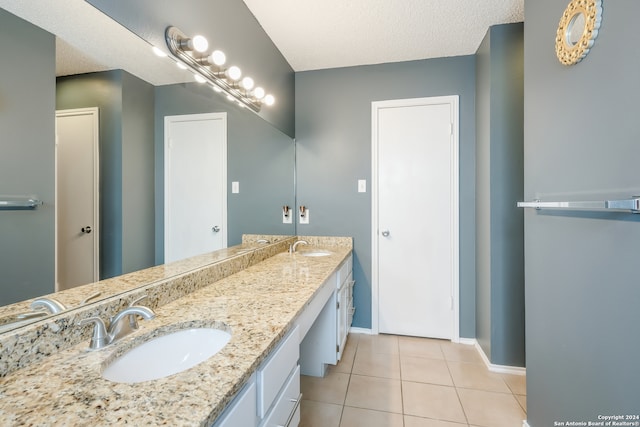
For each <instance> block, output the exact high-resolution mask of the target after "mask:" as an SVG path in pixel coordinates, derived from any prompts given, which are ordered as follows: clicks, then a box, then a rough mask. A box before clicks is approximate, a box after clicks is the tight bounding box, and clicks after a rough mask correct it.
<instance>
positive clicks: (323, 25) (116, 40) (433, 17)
mask: <svg viewBox="0 0 640 427" xmlns="http://www.w3.org/2000/svg"><path fill="white" fill-rule="evenodd" d="M224 1H231V0H224ZM233 1H240V0H233ZM243 1H244V2H245V4H246V5H247V6H248V7H249V9H250V10H251V12H252V13H253V14H254V16H255V17H256V19H257V20H258V22H260V24H261V25H262V27H263V28H264V29H265V31H266V32H267V34H269V36H270V37H271V39H272V40H273V42H274V43H275V44H276V46H277V47H278V48H279V49H280V51H281V52H282V54H283V55H284V56H285V58H286V59H287V61H288V62H289V64H290V65H291V66H292V67H293V69H294V70H295V71H304V70H314V69H323V68H334V67H346V66H353V65H363V64H376V63H384V62H396V61H407V60H416V59H426V58H435V57H445V56H457V55H470V54H474V53H475V52H476V50H477V48H478V46H479V44H480V42H481V41H482V38H483V37H484V35H485V33H486V31H487V28H488V27H489V26H491V25H495V24H500V23H508V22H519V21H523V20H524V16H523V15H524V12H523V10H524V0H482V1H473V0H323V1H317V0H269V1H265V0H243ZM0 7H2V8H3V9H5V10H7V11H9V12H11V13H13V14H14V15H17V16H19V17H21V18H23V19H25V20H27V21H29V22H32V23H33V24H35V25H37V26H39V27H41V28H43V29H45V30H46V31H49V32H50V33H53V34H56V35H57V37H58V38H57V40H56V47H57V66H56V73H57V75H70V74H79V73H86V72H91V71H102V70H111V69H124V70H127V71H128V72H129V73H131V74H133V75H135V76H137V77H139V78H141V79H143V80H146V81H148V82H150V83H152V84H154V85H162V84H170V83H179V82H184V81H190V80H191V77H190V76H187V75H186V74H185V73H184V72H181V71H180V70H178V69H177V68H176V67H175V66H174V65H173V64H171V62H170V61H166V60H161V59H159V58H157V57H156V56H155V55H153V54H152V53H151V51H150V49H149V45H148V44H147V43H146V42H145V41H143V40H142V39H140V38H138V37H137V36H135V35H134V34H132V33H131V32H129V31H128V30H126V29H125V28H124V27H122V26H120V25H119V24H117V23H115V22H114V21H112V20H111V19H110V18H108V17H107V16H106V15H104V14H102V13H101V12H99V11H98V10H96V9H95V8H94V7H93V6H91V5H90V4H88V3H86V2H85V1H84V0H0Z"/></svg>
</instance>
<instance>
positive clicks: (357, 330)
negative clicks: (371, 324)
mask: <svg viewBox="0 0 640 427" xmlns="http://www.w3.org/2000/svg"><path fill="white" fill-rule="evenodd" d="M349 333H350V334H365V335H373V332H371V329H367V328H356V327H354V326H352V327H350V328H349Z"/></svg>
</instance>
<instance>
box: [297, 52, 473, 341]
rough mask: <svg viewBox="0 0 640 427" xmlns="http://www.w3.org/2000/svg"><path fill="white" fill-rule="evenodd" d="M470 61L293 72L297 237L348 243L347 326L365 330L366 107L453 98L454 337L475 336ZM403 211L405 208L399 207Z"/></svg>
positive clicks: (368, 162) (367, 240)
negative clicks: (351, 285)
mask: <svg viewBox="0 0 640 427" xmlns="http://www.w3.org/2000/svg"><path fill="white" fill-rule="evenodd" d="M474 70H475V58H474V57H473V56H462V57H455V58H443V59H430V60H425V61H412V62H402V63H393V64H382V65H372V66H362V67H351V68H340V69H331V70H320V71H308V72H302V73H297V74H296V141H297V165H296V168H297V183H298V194H297V200H298V204H304V205H307V206H308V207H309V209H310V212H311V215H310V222H311V223H310V224H309V225H299V226H298V229H297V232H298V234H301V235H335V236H352V237H353V238H354V280H355V281H356V285H355V304H356V313H355V319H354V326H358V327H363V328H369V327H371V235H370V234H371V231H370V230H371V195H370V192H367V193H366V194H362V193H357V180H358V179H363V178H364V179H367V180H368V181H369V185H368V188H369V189H370V188H371V185H370V184H371V183H370V178H371V102H372V101H379V100H386V99H400V98H417V97H427V96H442V95H454V94H458V95H460V334H461V336H463V337H474V336H475V267H474V264H475V254H474V252H475V251H474V246H475V243H474V241H475V226H474V220H475V218H474V197H475V184H474V180H475V160H474V151H475V128H474V122H475V121H474V98H475V92H474V91H475V74H474ZM402 208H407V207H402Z"/></svg>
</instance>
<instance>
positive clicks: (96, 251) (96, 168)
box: [54, 107, 100, 292]
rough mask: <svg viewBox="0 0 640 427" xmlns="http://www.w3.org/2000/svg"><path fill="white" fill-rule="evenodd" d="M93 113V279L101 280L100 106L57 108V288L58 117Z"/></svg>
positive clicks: (56, 228)
mask: <svg viewBox="0 0 640 427" xmlns="http://www.w3.org/2000/svg"><path fill="white" fill-rule="evenodd" d="M78 115H91V116H92V117H93V183H94V185H93V224H94V228H95V229H94V230H92V233H95V234H94V238H93V242H94V243H93V263H94V265H95V269H94V273H93V281H94V282H97V281H98V280H100V112H99V109H98V107H88V108H73V109H66V110H56V130H55V142H54V144H55V150H54V152H55V155H54V165H55V166H54V168H55V172H54V188H55V210H54V217H55V219H54V223H55V227H54V241H55V256H54V258H55V260H54V264H55V268H54V270H55V273H54V274H55V290H56V292H57V291H58V290H59V289H58V288H59V284H58V207H59V205H58V143H59V139H58V128H57V123H58V122H57V119H58V117H68V116H78Z"/></svg>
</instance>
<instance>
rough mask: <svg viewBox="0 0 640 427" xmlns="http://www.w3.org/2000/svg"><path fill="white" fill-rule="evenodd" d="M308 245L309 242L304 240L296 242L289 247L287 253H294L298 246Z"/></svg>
mask: <svg viewBox="0 0 640 427" xmlns="http://www.w3.org/2000/svg"><path fill="white" fill-rule="evenodd" d="M308 244H309V242H307V241H306V240H298V241H296V242H294V243H293V245H291V246H289V253H291V254H292V253H294V252H295V251H296V248H297V247H298V245H308Z"/></svg>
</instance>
